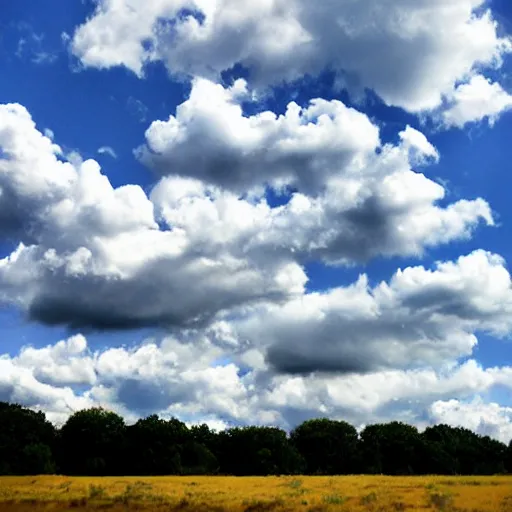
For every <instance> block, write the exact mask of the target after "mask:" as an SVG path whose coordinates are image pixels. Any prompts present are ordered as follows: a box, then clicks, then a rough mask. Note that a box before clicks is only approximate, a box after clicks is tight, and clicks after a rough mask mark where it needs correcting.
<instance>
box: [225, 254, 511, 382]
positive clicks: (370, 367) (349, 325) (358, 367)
mask: <svg viewBox="0 0 512 512" xmlns="http://www.w3.org/2000/svg"><path fill="white" fill-rule="evenodd" d="M511 315H512V282H511V278H510V275H509V273H508V271H507V270H506V268H505V267H504V262H503V260H502V259H501V258H500V257H498V256H496V255H492V254H489V253H485V252H484V251H476V252H473V253H471V254H470V255H468V256H463V257H460V258H459V259H458V260H457V262H443V263H438V264H437V265H436V268H435V269H433V270H428V269H425V268H424V267H421V266H419V267H408V268H406V269H404V270H398V271H397V272H396V273H395V275H394V276H393V277H392V278H391V280H390V281H389V283H386V282H382V283H380V284H379V285H377V286H375V287H374V288H371V287H369V285H368V279H367V277H366V276H365V275H363V276H361V277H360V278H359V280H358V281H357V282H356V283H355V284H353V285H352V286H349V287H343V288H332V289H329V290H327V291H325V292H317V293H309V294H306V295H303V296H301V297H298V298H295V299H292V300H291V301H289V302H288V303H286V304H284V305H267V306H261V307H258V308H256V310H251V311H250V312H249V313H248V314H247V316H246V317H245V318H242V319H239V320H237V321H234V322H233V325H234V327H235V331H236V336H238V338H239V339H244V340H247V342H248V343H250V344H251V346H254V347H257V348H258V349H260V350H262V351H263V352H264V353H266V357H267V360H268V362H269V364H270V365H271V366H272V367H273V368H274V369H275V370H276V371H277V372H285V373H291V374H294V373H301V374H308V373H311V372H317V371H318V372H332V373H361V372H362V373H364V372H372V371H379V370H384V369H394V368H403V369H407V368H422V367H429V366H434V367H437V366H439V365H444V364H446V363H448V362H450V361H451V362H454V361H457V360H458V359H459V358H461V357H465V356H469V355H471V353H472V351H473V348H474V346H475V345H476V343H477V338H476V333H477V332H488V333H491V334H493V335H496V336H500V335H505V334H509V333H510V332H511V330H512V321H511Z"/></svg>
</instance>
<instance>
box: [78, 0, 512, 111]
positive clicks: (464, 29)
mask: <svg viewBox="0 0 512 512" xmlns="http://www.w3.org/2000/svg"><path fill="white" fill-rule="evenodd" d="M276 34H278V36H276ZM510 48H511V45H510V42H509V41H508V39H504V38H500V37H499V36H498V33H497V24H496V22H495V21H494V19H493V17H492V13H491V11H490V10H489V9H486V8H485V0H453V1H451V2H445V1H444V0H435V1H431V0H421V1H417V0H400V1H398V2H386V3H385V4H383V3H382V2H381V1H380V0H365V1H348V2H332V1H331V2H322V3H321V4H316V3H311V2H309V1H307V0H273V1H265V2H256V3H255V2H250V1H248V0H244V1H240V0H236V1H235V0H215V1H212V0H150V1H148V0H115V1H113V0H101V1H100V2H98V5H97V7H96V10H95V12H94V14H93V15H92V16H91V17H90V18H89V19H88V20H87V21H86V22H85V23H84V24H83V25H81V26H80V27H78V28H77V30H76V32H75V34H74V37H73V40H72V51H73V52H74V54H75V55H76V56H77V57H78V58H79V59H80V60H81V62H82V63H83V64H84V65H86V66H94V67H99V68H108V67H111V66H118V65H124V66H126V67H128V68H129V69H131V70H132V71H134V72H135V73H136V74H138V75H139V76H141V75H142V74H143V69H144V66H145V65H146V64H147V63H148V62H151V61H155V60H162V61H163V62H164V63H165V64H166V66H167V67H168V69H169V70H170V71H171V72H173V73H178V74H179V73H185V74H188V75H199V76H204V77H210V78H213V77H218V76H219V75H220V73H221V72H222V71H223V70H227V69H230V68H232V67H233V66H234V65H235V64H237V63H240V64H242V65H243V66H245V67H247V68H248V69H249V72H250V76H251V81H252V83H254V84H260V85H266V84H271V83H277V82H281V81H283V80H285V81H293V80H295V79H298V78H302V77H303V76H304V75H306V74H316V73H319V72H320V71H322V70H324V69H325V68H330V69H333V70H335V71H336V72H338V73H339V74H340V75H342V76H343V79H344V80H345V81H346V82H347V83H348V84H352V85H355V86H356V87H360V88H370V89H373V90H374V91H375V92H376V93H377V94H378V95H379V96H381V97H382V98H383V100H384V101H385V102H386V103H388V104H391V105H397V106H401V107H403V108H406V109H407V110H410V111H420V110H425V109H432V108H435V107H437V106H439V105H440V104H441V101H442V96H443V95H444V94H448V93H449V92H450V91H451V90H452V89H453V87H454V85H455V83H456V82H457V81H458V80H461V79H464V78H465V77H466V76H467V75H468V74H470V73H472V72H474V71H475V70H476V69H477V68H479V67H481V66H499V65H500V64H501V56H502V55H503V54H504V53H505V52H508V51H510Z"/></svg>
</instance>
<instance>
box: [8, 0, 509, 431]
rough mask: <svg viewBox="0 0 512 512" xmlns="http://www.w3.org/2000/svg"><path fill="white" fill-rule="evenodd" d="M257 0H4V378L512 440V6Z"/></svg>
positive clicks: (101, 397) (87, 401) (29, 385)
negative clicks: (256, 1) (247, 0)
mask: <svg viewBox="0 0 512 512" xmlns="http://www.w3.org/2000/svg"><path fill="white" fill-rule="evenodd" d="M242 3H243V2H242ZM242 3H240V5H238V6H236V5H232V4H230V3H229V2H226V1H224V0H216V1H215V2H211V3H208V2H204V1H199V2H196V3H192V2H188V1H186V0H180V1H171V0H168V1H164V2H160V3H158V2H149V3H148V4H147V5H145V6H144V7H143V4H144V2H141V1H138V0H119V1H118V2H117V3H114V2H108V1H107V0H98V1H96V2H93V1H82V2H68V1H66V0H51V1H50V2H45V3H43V2H31V1H29V0H20V1H18V2H9V3H5V5H2V6H1V7H0V19H1V21H0V72H1V76H2V80H0V103H1V104H2V105H7V104H18V105H19V106H20V107H19V108H23V109H24V111H26V112H27V114H26V115H28V116H29V119H31V120H32V121H33V123H35V125H32V124H31V121H30V120H29V121H27V118H26V116H25V117H24V114H23V113H22V112H21V111H20V110H12V109H9V108H8V107H2V108H5V110H4V111H3V113H1V114H0V123H1V124H3V125H4V126H3V127H2V126H1V125H0V130H2V129H3V132H0V149H1V153H0V155H2V158H1V159H0V164H2V163H4V164H5V165H4V166H3V167H2V166H0V174H3V175H4V178H2V181H1V182H0V189H1V191H2V195H1V196H0V202H1V201H3V203H4V204H3V205H2V204H1V203H0V207H1V208H2V209H3V210H2V211H0V229H1V230H2V231H1V233H2V235H1V239H0V249H1V251H2V254H1V255H0V256H1V257H2V258H5V259H4V263H3V265H2V267H1V269H0V271H1V272H3V274H2V275H1V276H0V302H1V305H2V308H1V309H0V322H1V323H0V325H1V329H2V337H1V339H2V347H1V348H0V353H3V354H4V355H3V356H1V357H0V363H1V364H3V367H2V366H0V373H2V372H3V374H4V377H3V380H2V377H1V376H0V399H8V400H16V401H19V402H22V403H25V404H26V405H28V406H31V407H35V408H42V409H43V410H45V411H46V412H47V413H48V415H49V417H50V418H51V419H52V420H54V421H56V422H62V421H65V418H66V415H67V414H69V410H75V409H77V408H80V407H87V406H91V405H95V404H98V403H100V404H103V405H106V406H108V407H110V408H112V409H114V410H117V411H119V412H120V413H121V414H123V415H125V416H126V417H127V418H128V419H134V418H136V417H138V416H140V415H141V414H146V413H147V412H148V410H150V409H151V411H150V412H158V413H160V414H163V415H177V416H180V417H182V418H185V419H187V420H197V421H199V420H201V421H202V420H206V421H209V422H210V423H211V424H212V425H215V426H222V425H224V424H225V423H226V422H227V423H273V424H279V425H282V426H284V427H286V428H289V427H292V426H293V422H296V420H297V418H304V419H305V418H307V417H310V416H314V415H324V414H328V415H331V416H333V417H341V416H343V417H344V418H346V419H348V420H349V421H352V422H353V423H354V424H363V423H368V422H372V421H387V420H390V419H400V418H405V419H406V420H407V421H412V422H416V424H418V426H420V427H422V426H424V425H425V418H428V422H431V423H435V422H443V421H444V422H451V423H457V424H461V425H464V426H468V427H469V428H473V429H478V428H482V429H484V428H485V429H487V430H486V431H488V426H489V425H490V428H491V431H493V432H495V435H496V437H499V438H501V439H503V440H507V439H508V438H510V437H512V398H511V397H512V391H511V390H512V349H511V345H510V341H509V340H508V338H509V337H510V334H511V333H512V285H511V282H510V280H509V278H510V276H509V275H508V273H507V272H508V271H507V268H508V265H510V262H511V261H512V242H511V239H510V236H509V233H510V226H511V225H512V208H511V206H510V200H509V192H508V191H509V190H510V187H511V185H512V177H511V173H510V170H511V169H510V162H511V161H512V147H511V145H510V133H511V129H512V117H511V114H510V110H511V109H512V96H511V94H512V78H511V71H512V60H511V59H512V57H511V46H510V45H511V43H510V41H509V39H508V38H509V36H510V35H511V34H512V7H511V6H510V3H509V2H507V1H506V0H492V1H487V2H484V1H477V0H457V1H456V2H455V3H454V7H453V9H451V10H450V9H449V8H447V7H446V6H443V3H442V2H439V3H436V2H433V3H430V4H429V5H425V6H421V5H420V4H419V3H415V2H413V1H412V0H411V1H406V0H401V1H400V2H399V1H397V2H395V3H393V2H391V3H388V4H389V5H388V4H386V5H387V7H385V8H383V4H382V2H379V1H377V0H365V1H364V2H361V3H360V4H361V5H362V4H365V5H364V6H361V5H359V7H358V6H355V4H354V6H352V5H349V4H350V3H348V4H347V3H346V4H345V6H343V5H342V3H339V5H338V4H337V3H336V2H333V3H331V4H332V5H331V4H330V5H329V6H328V7H327V5H326V6H319V7H318V9H316V10H315V9H313V8H311V7H310V6H307V3H306V4H304V2H303V1H302V0H279V1H277V0H276V2H275V3H274V4H272V2H270V3H269V5H275V6H279V8H276V9H273V8H271V7H268V9H267V7H265V6H263V7H258V8H256V7H254V6H252V7H251V6H245V7H244V6H243V5H242ZM114 4H115V5H116V6H117V7H116V8H114V7H113V6H114ZM214 4H215V6H216V7H217V10H216V11H211V12H210V11H209V8H210V7H211V6H212V5H214ZM437 4H439V5H437ZM262 5H263V4H262ZM265 5H266V4H265ZM190 9H192V10H190ZM258 9H259V10H258ZM266 9H267V10H266ZM383 9H384V10H383ZM194 12H195V13H196V15H195V16H194V14H193V13H194ZM197 13H201V15H200V16H198V15H197ZM283 13H284V14H283ZM422 17H424V18H422ZM432 17H434V18H435V20H436V22H435V23H432V24H431V25H432V26H426V25H421V24H420V25H421V27H420V28H418V26H417V25H416V22H415V21H414V20H416V19H419V20H422V19H432ZM159 20H167V21H166V23H167V25H162V24H161V21H159ZM332 20H337V21H336V22H334V21H332ZM377 20H379V23H376V21H377ZM396 20H400V21H396ZM331 21H332V23H331ZM162 27H163V28H162ZM269 27H270V28H269ZM276 27H278V28H276ZM322 27H323V28H322ZM372 27H373V28H372ZM276 30H279V31H280V34H281V35H280V37H274V34H275V33H276ZM450 31H453V33H452V34H450ZM465 37H467V38H468V39H467V40H465V39H464V38H465ZM475 41H476V42H475ZM237 80H238V81H237ZM315 98H320V99H321V101H322V102H323V103H321V104H320V106H318V107H315V106H314V104H312V103H310V102H311V100H314V99H315ZM292 101H293V102H296V103H297V104H298V107H297V108H298V109H299V111H300V116H301V118H300V119H302V120H300V119H299V118H297V119H299V120H298V121H294V120H293V119H292V115H291V114H290V113H289V112H290V111H289V110H288V114H287V106H288V104H289V103H290V102H292ZM315 108H316V110H315ZM237 109H238V110H237ZM262 113H263V114H262ZM271 113H272V115H271ZM322 113H323V114H324V118H323V121H322V119H321V118H320V117H319V116H321V115H322ZM285 115H286V117H281V118H279V117H278V116H285ZM170 116H171V117H170ZM262 116H263V117H264V116H267V117H266V119H267V120H266V121H265V122H264V121H263V120H262V119H263V117H262ZM279 119H281V120H283V121H279ZM284 119H287V121H286V122H285V121H284ZM305 119H307V121H305ZM308 122H309V123H310V124H308ZM323 123H327V124H323ZM329 123H332V124H329ZM307 129H309V132H307V135H304V134H305V133H306V130H307ZM44 136H45V137H46V139H45V140H46V141H47V142H48V141H50V140H51V141H53V143H54V144H57V145H58V146H59V147H60V150H59V151H57V150H51V149H49V146H48V145H47V144H46V143H45V142H41V138H42V137H44ZM15 147H16V148H18V149H17V150H16V151H15V150H14V149H13V148H15ZM141 148H143V149H141ZM50 157H51V158H52V159H53V160H51V162H50ZM92 160H94V161H95V162H97V163H98V164H99V166H101V174H102V175H103V177H107V178H108V180H109V182H110V184H111V186H112V189H111V192H109V191H108V186H107V185H105V183H106V182H105V181H104V180H103V181H101V179H98V180H96V181H94V180H93V179H92V178H90V180H92V181H90V180H89V181H87V180H86V178H83V180H85V181H83V182H82V181H81V179H82V178H81V177H84V176H85V177H87V176H89V175H90V176H93V174H94V172H95V171H93V170H89V169H92V168H91V165H93V164H91V163H90V162H91V161H92ZM59 162H60V163H59ZM65 162H68V163H67V164H65V165H67V166H68V167H59V166H60V165H61V164H63V163H65ZM63 165H64V164H63ZM59 169H61V171H62V172H63V173H67V174H65V176H66V178H62V180H64V181H59V180H61V178H59V179H57V178H55V179H54V178H53V176H57V174H58V173H59V172H61V171H59ZM64 169H66V170H65V171H64ZM89 173H91V174H89ZM420 173H422V174H424V176H425V178H424V180H423V181H422V180H421V179H420V176H422V174H420ZM17 176H18V177H19V176H22V177H21V178H19V179H18V178H17ZM38 176H39V177H41V176H45V178H44V180H43V178H41V180H43V181H41V184H40V187H41V188H39V189H37V190H36V186H39V185H37V184H39V181H38V179H39V178H38ZM62 176H64V174H63V175H62ZM25 180H26V181H25ZM66 180H67V181H66ZM409 180H412V181H409ZM43 182H44V183H43ZM64 182H65V183H64ZM20 183H21V185H20ZM27 183H28V184H30V186H29V185H27ZM390 183H392V185H391V184H390ZM32 184H33V187H34V188H31V187H32ZM282 184H284V191H283V189H282ZM436 184H437V185H436ZM126 185H128V186H129V187H128V188H129V189H130V190H131V192H127V193H126V194H125V193H124V192H118V191H119V190H122V188H123V186H126ZM44 187H47V188H44ZM87 187H91V188H90V189H89V188H87ZM138 187H139V188H138ZM386 187H388V188H386ZM436 187H437V188H436ZM135 189H137V190H136V191H135ZM112 190H113V191H114V192H112ZM125 190H126V187H125ZM440 191H441V192H440ZM131 193H133V195H129V194H131ZM351 194H352V195H351ZM354 194H355V195H354ZM441 196H444V197H441ZM91 197H92V198H93V199H90V198H91ZM400 198H401V199H400ZM301 201H302V202H301ZM70 205H72V206H70ZM258 205H259V206H258ZM294 205H300V206H294ZM454 205H455V206H454ZM148 208H149V209H148ZM66 212H67V213H66ZM212 212H213V213H212ZM491 217H492V218H491ZM4 219H6V220H5V221H4ZM492 224H494V225H492ZM20 226H21V227H20ZM20 242H23V243H24V247H23V250H21V252H20V254H21V256H20V259H19V260H18V262H17V263H16V262H13V258H12V256H10V255H11V253H12V252H13V251H15V250H16V248H17V247H18V244H19V243H20ZM48 251H50V252H48ZM77 251H78V252H77ZM80 251H82V252H80ZM49 254H52V255H53V256H52V257H53V258H54V259H53V260H52V261H51V262H50V263H48V262H49V259H48V258H49V256H48V255H49ZM84 254H86V256H84ZM491 254H492V255H494V256H491ZM80 255H81V256H80ZM498 256H499V257H500V258H499V257H498ZM461 257H462V259H459V258H461ZM77 258H78V259H77ZM80 258H85V259H80ZM464 258H466V259H464ZM19 261H21V263H19ZM205 262H208V265H210V266H205V267H204V268H203V265H207V263H205ZM438 262H444V263H441V264H439V263H438ZM443 265H444V266H443ZM208 269H212V270H208ZM398 269H402V270H404V272H403V273H400V272H399V270H398ZM216 272H218V273H216ZM362 274H364V275H365V276H366V279H367V282H366V284H364V285H363V284H360V285H358V286H356V285H354V283H356V282H359V283H361V281H358V279H360V276H361V275H362ZM507 276H508V277H507ZM507 279H508V281H507ZM382 283H384V284H382ZM386 283H387V284H386ZM386 290H387V291H386ZM60 340H64V341H62V343H61V344H60V345H58V342H59V341H60ZM476 341H478V342H477V343H476ZM219 362H221V363H222V364H219ZM386 386H387V387H386ZM354 387H357V388H358V389H359V392H358V393H356V395H357V396H354V397H350V396H349V395H350V393H352V391H350V390H353V389H354ZM404 388H409V391H410V392H409V394H407V392H405V391H404ZM130 393H132V395H130ZM127 396H129V397H131V398H127ZM358 400H360V402H358ZM397 400H398V403H399V407H398V409H397V406H396V401H397ZM63 403H64V404H67V405H65V406H63V405H62V404H63ZM312 404H314V405H312ZM413 404H416V405H413ZM397 410H398V413H397ZM397 414H398V417H397ZM400 415H401V416H400ZM415 418H416V419H415Z"/></svg>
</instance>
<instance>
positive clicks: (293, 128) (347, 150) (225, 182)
mask: <svg viewBox="0 0 512 512" xmlns="http://www.w3.org/2000/svg"><path fill="white" fill-rule="evenodd" d="M246 87H247V84H246V82H245V81H244V80H238V81H236V82H235V84H234V85H233V86H232V87H230V88H224V87H222V85H220V84H215V83H213V82H210V81H208V80H204V79H196V80H194V81H193V84H192V91H191V93H190V97H189V99H187V100H186V101H185V102H184V103H182V104H181V105H179V106H178V107H177V108H176V115H175V116H173V115H171V116H170V117H169V119H168V120H167V121H154V122H153V123H152V124H151V126H150V127H149V128H148V130H147V131H146V146H143V147H142V148H140V149H139V150H138V154H139V157H140V159H141V160H142V162H143V163H145V164H147V165H149V166H150V167H151V168H153V169H155V170H156V171H157V172H158V173H160V174H164V175H167V174H181V175H185V176H186V175H189V176H193V177H195V178H198V179H201V180H204V181H207V182H210V183H213V184H216V185H219V186H222V187H228V188H230V189H232V190H235V191H237V192H240V193H241V192H245V191H247V189H250V188H252V187H256V186H260V185H261V184H262V183H263V184H264V183H268V184H271V185H274V186H277V187H279V186H281V187H283V186H286V185H288V186H293V187H297V188H299V189H300V190H306V191H309V190H312V191H318V190H319V189H320V188H321V187H322V186H324V185H325V181H326V179H327V177H328V176H330V175H333V174H335V173H349V172H350V171H352V173H356V172H358V171H360V169H361V168H363V167H364V166H365V165H366V164H367V161H368V159H369V158H370V156H371V155H372V153H374V152H375V150H376V149H377V147H379V146H380V140H379V130H378V128H377V126H375V125H374V124H373V123H372V122H371V121H370V120H369V119H368V117H367V116H366V115H365V114H363V113H361V112H358V111H357V110H354V109H353V108H348V107H346V106H345V105H344V104H343V103H342V102H341V101H336V100H333V101H326V100H323V99H321V98H317V99H314V100H312V101H311V102H310V104H309V105H308V107H306V108H301V107H299V105H297V104H296V103H294V102H292V103H290V104H289V105H288V107H287V109H286V112H285V114H283V115H280V116H278V115H276V114H275V113H274V112H270V111H266V112H261V113H259V114H256V115H253V116H244V113H243V110H242V106H241V101H242V99H243V98H244V96H245V95H247V94H249V93H247V92H245V91H246V90H247V89H246ZM240 91H243V92H245V94H240Z"/></svg>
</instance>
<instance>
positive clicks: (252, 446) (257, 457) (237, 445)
mask: <svg viewBox="0 0 512 512" xmlns="http://www.w3.org/2000/svg"><path fill="white" fill-rule="evenodd" d="M218 441H219V442H218V448H217V450H218V452H217V453H218V459H219V461H220V464H221V467H220V470H221V472H222V473H226V474H233V475H240V476H241V475H275V474H292V473H298V472H300V471H301V468H302V460H301V457H300V455H299V453H298V452H297V451H296V449H295V448H294V447H293V446H292V445H291V444H290V442H289V440H288V438H287V436H286V432H285V431H284V430H281V429H279V428H276V427H235V428H230V429H228V430H226V431H224V432H220V433H219V434H218Z"/></svg>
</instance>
